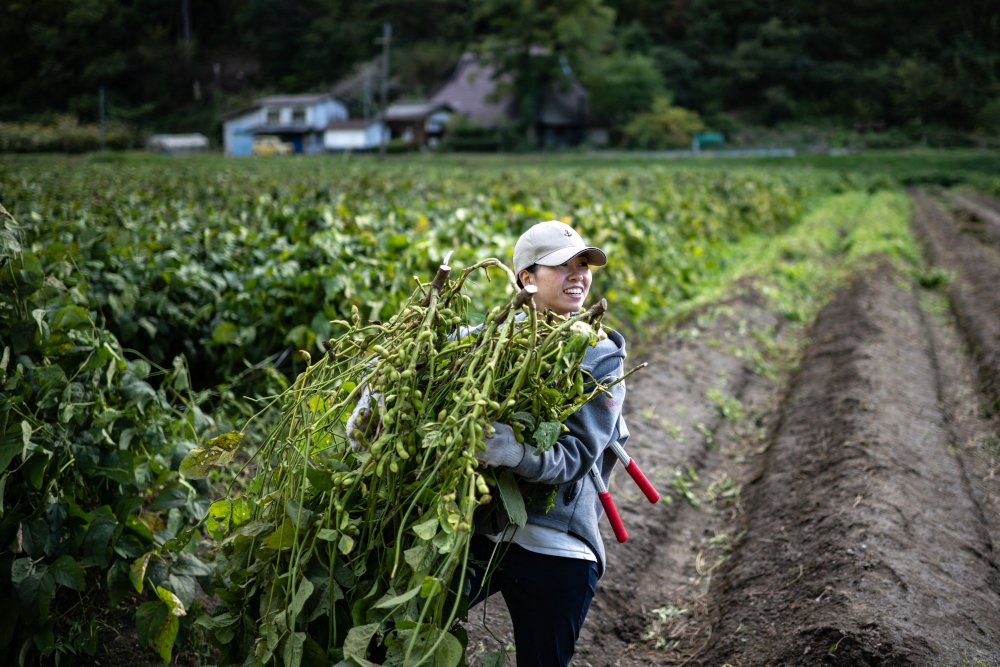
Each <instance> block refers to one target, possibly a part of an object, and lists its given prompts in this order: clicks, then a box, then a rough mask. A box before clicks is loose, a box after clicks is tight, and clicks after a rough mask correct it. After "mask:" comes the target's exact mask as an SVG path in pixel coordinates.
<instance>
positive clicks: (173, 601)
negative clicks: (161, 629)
mask: <svg viewBox="0 0 1000 667" xmlns="http://www.w3.org/2000/svg"><path fill="white" fill-rule="evenodd" d="M156 594H157V595H158V596H159V598H160V599H161V600H163V603H164V604H165V605H167V607H168V608H169V609H170V613H171V614H173V615H174V616H185V615H186V614H187V611H185V609H184V604H183V603H182V602H181V601H180V598H178V597H177V596H176V595H174V593H173V591H169V590H167V589H166V588H164V587H163V586H157V587H156Z"/></svg>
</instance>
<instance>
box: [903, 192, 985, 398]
mask: <svg viewBox="0 0 1000 667" xmlns="http://www.w3.org/2000/svg"><path fill="white" fill-rule="evenodd" d="M910 196H911V197H912V199H913V204H914V226H915V227H916V229H917V232H918V233H919V235H920V236H921V237H922V238H923V240H924V243H925V246H926V248H927V250H928V253H929V254H930V256H931V259H932V260H933V261H934V263H936V264H939V265H941V266H942V267H944V268H946V269H948V270H949V271H951V272H953V273H954V274H955V279H954V280H952V281H951V284H950V285H949V286H948V292H949V296H950V297H951V302H952V305H953V307H954V308H955V311H956V315H957V316H958V319H959V323H960V325H961V327H962V330H963V331H964V333H965V336H966V338H967V339H968V341H969V343H970V347H971V348H972V352H973V353H974V355H975V356H976V359H977V360H978V362H979V366H980V372H981V375H982V378H983V385H984V386H983V388H984V393H985V394H986V395H987V397H988V400H989V402H990V404H991V406H992V407H991V410H992V411H996V410H997V409H998V408H1000V262H998V260H997V257H996V255H995V254H994V253H993V252H991V251H990V250H989V249H987V248H985V247H984V246H983V244H982V243H981V242H980V241H979V240H977V239H976V238H974V237H972V236H970V235H968V234H963V233H961V231H960V230H959V228H958V225H957V224H956V223H955V221H954V220H953V219H952V218H951V217H950V216H949V215H948V214H946V213H945V212H944V211H942V210H941V209H940V208H938V207H937V206H936V205H935V204H934V202H932V201H931V200H930V198H929V197H928V196H927V195H926V194H925V193H923V192H921V191H919V190H915V189H912V190H910Z"/></svg>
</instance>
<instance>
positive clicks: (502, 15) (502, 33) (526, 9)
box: [474, 0, 615, 127]
mask: <svg viewBox="0 0 1000 667" xmlns="http://www.w3.org/2000/svg"><path fill="white" fill-rule="evenodd" d="M474 16H475V19H476V22H477V25H480V26H482V28H483V32H482V35H483V36H482V39H481V40H480V41H479V43H478V45H477V46H478V51H479V53H480V54H481V55H482V57H483V58H484V59H485V61H486V62H488V63H490V64H491V65H493V66H494V67H495V68H496V75H497V78H498V80H501V81H504V80H506V81H509V82H510V83H509V85H510V87H511V88H513V92H514V94H515V95H516V97H517V99H518V100H519V101H520V103H521V118H520V120H521V124H522V126H523V127H528V126H530V125H531V124H532V123H533V122H534V119H535V118H536V116H537V113H538V105H539V99H540V96H541V92H542V90H544V88H545V86H548V85H565V84H566V83H568V81H569V78H570V76H571V75H572V71H573V68H577V67H581V66H583V65H585V64H586V63H587V62H588V61H589V60H590V59H591V58H593V57H594V56H596V55H598V54H600V53H601V52H602V51H604V50H605V49H606V47H607V45H608V44H609V43H610V41H611V38H612V29H613V25H614V18H615V14H614V11H613V10H611V9H610V8H608V7H607V6H605V5H604V4H602V2H601V0H477V2H476V4H475V14H474Z"/></svg>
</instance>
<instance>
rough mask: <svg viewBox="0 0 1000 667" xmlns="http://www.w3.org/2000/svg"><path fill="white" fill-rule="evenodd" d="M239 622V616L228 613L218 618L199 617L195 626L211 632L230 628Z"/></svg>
mask: <svg viewBox="0 0 1000 667" xmlns="http://www.w3.org/2000/svg"><path fill="white" fill-rule="evenodd" d="M238 620H240V618H239V616H234V615H232V614H230V613H229V612H228V611H227V612H223V613H221V614H219V615H218V616H199V617H198V620H197V621H195V622H194V624H195V625H200V626H201V627H203V628H207V629H209V630H214V629H216V628H228V627H229V626H230V625H232V624H233V623H235V622H236V621H238Z"/></svg>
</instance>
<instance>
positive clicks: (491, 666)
mask: <svg viewBox="0 0 1000 667" xmlns="http://www.w3.org/2000/svg"><path fill="white" fill-rule="evenodd" d="M506 662H507V651H505V650H503V649H500V650H499V651H493V652H491V653H487V654H486V655H484V656H483V667H503V666H504V664H505V663H506Z"/></svg>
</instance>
